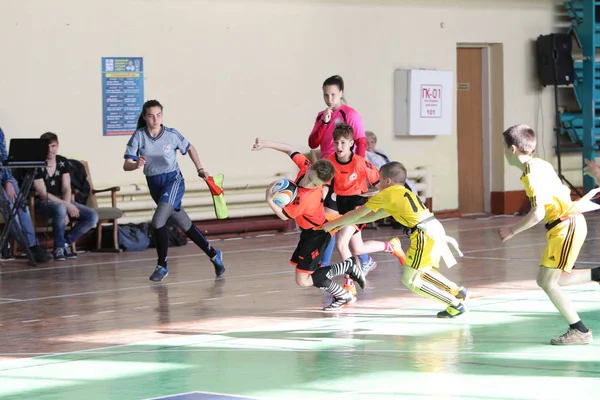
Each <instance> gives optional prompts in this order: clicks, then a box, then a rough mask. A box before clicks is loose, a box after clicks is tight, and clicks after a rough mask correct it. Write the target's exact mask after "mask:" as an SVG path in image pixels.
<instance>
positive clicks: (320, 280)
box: [312, 268, 329, 288]
mask: <svg viewBox="0 0 600 400" xmlns="http://www.w3.org/2000/svg"><path fill="white" fill-rule="evenodd" d="M327 270H329V268H318V269H317V270H316V271H315V272H313V273H312V281H313V286H314V287H318V288H321V287H326V286H328V285H327V284H326V283H327V281H329V278H328V277H327Z"/></svg>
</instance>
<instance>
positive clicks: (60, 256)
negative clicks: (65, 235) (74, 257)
mask: <svg viewBox="0 0 600 400" xmlns="http://www.w3.org/2000/svg"><path fill="white" fill-rule="evenodd" d="M53 256H54V259H55V260H56V261H65V260H66V259H67V258H66V257H65V248H64V247H62V248H58V249H54V253H53Z"/></svg>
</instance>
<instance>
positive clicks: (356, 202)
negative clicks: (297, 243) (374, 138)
mask: <svg viewBox="0 0 600 400" xmlns="http://www.w3.org/2000/svg"><path fill="white" fill-rule="evenodd" d="M353 137H354V131H353V129H352V127H351V126H350V125H348V124H340V125H338V126H336V127H335V129H334V131H333V147H334V150H335V153H333V154H332V155H330V156H329V157H327V159H328V160H329V161H331V163H332V164H333V167H334V168H335V175H334V177H333V187H332V188H331V190H333V192H334V193H335V195H336V204H337V209H338V212H339V213H340V215H343V214H346V213H347V212H350V211H352V210H354V209H356V208H358V207H360V206H362V205H363V204H365V203H366V202H367V200H368V199H369V198H368V197H366V193H367V192H368V187H367V182H368V183H370V184H371V185H372V186H377V185H378V184H379V171H378V170H377V168H375V166H374V165H373V164H371V163H370V162H368V161H367V160H365V159H364V158H363V157H361V156H359V155H358V154H354V153H353V152H352V146H353V145H354V140H353ZM363 227H364V225H363V226H361V227H359V228H358V229H357V228H356V227H353V226H347V227H344V228H343V229H341V230H340V231H339V232H338V233H337V239H336V245H337V249H338V251H339V253H340V255H341V256H342V260H345V259H346V258H348V257H350V256H352V254H354V255H359V254H369V253H375V252H379V251H385V252H388V253H393V252H394V251H396V252H398V253H401V252H402V249H401V248H400V241H399V240H398V241H395V242H394V243H395V246H396V248H397V249H395V247H394V244H392V243H391V242H379V241H374V240H370V241H368V242H366V243H364V242H363V240H362V234H361V232H360V231H361V229H362V228H363ZM371 265H374V263H371ZM372 268H374V267H371V268H370V269H372ZM363 272H364V273H365V274H367V273H368V272H369V269H368V268H365V267H364V266H363ZM344 289H346V290H348V291H350V292H352V293H353V294H356V288H355V287H354V282H353V281H352V279H351V278H350V276H348V275H347V276H346V279H345V282H344Z"/></svg>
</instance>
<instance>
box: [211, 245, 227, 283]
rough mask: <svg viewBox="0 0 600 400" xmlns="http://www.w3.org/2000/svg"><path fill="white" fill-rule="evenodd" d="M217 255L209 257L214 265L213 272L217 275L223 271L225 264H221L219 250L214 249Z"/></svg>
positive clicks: (221, 257)
mask: <svg viewBox="0 0 600 400" xmlns="http://www.w3.org/2000/svg"><path fill="white" fill-rule="evenodd" d="M215 251H216V252H217V255H216V256H214V257H213V258H211V259H210V262H212V263H213V265H214V266H215V274H217V277H219V276H221V275H223V274H224V273H225V265H223V256H222V254H221V252H220V251H219V250H217V249H215Z"/></svg>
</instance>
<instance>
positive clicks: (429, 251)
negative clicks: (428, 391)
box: [323, 161, 470, 318]
mask: <svg viewBox="0 0 600 400" xmlns="http://www.w3.org/2000/svg"><path fill="white" fill-rule="evenodd" d="M379 179H380V183H379V185H380V188H381V190H380V191H379V193H377V194H376V195H374V196H373V197H371V198H369V200H368V201H367V202H366V203H365V204H364V205H363V206H361V207H359V208H357V209H356V210H353V211H350V212H348V213H347V214H345V215H344V216H343V217H341V218H338V219H336V220H334V221H331V222H328V223H326V224H325V225H323V229H324V230H326V231H331V230H333V229H336V228H338V227H341V226H348V225H352V224H361V223H367V222H372V221H377V220H379V219H381V218H385V217H389V216H390V215H391V216H392V217H394V219H395V220H396V221H398V222H399V223H400V224H402V225H404V226H406V227H408V228H410V229H411V232H412V233H411V237H410V248H409V249H408V252H407V253H406V267H405V268H404V276H403V279H402V281H403V283H404V285H406V287H408V288H409V289H410V290H412V291H413V292H415V293H417V294H419V295H421V296H425V297H428V298H430V299H433V300H436V301H439V302H441V303H443V304H445V305H446V309H445V310H444V311H440V312H439V313H438V314H437V316H438V317H439V318H454V317H457V316H459V315H461V314H464V313H465V312H466V311H467V306H466V301H467V300H468V298H469V296H470V293H469V291H468V290H467V289H466V288H464V287H459V286H458V285H456V283H454V282H451V281H449V280H448V279H447V278H445V277H444V276H443V275H442V274H440V273H439V272H437V270H436V268H438V267H439V263H440V258H442V257H443V258H444V262H445V263H446V264H447V265H448V266H449V267H451V266H452V265H454V264H455V263H456V260H455V259H454V257H453V255H452V253H451V252H450V249H449V248H448V242H450V243H453V244H454V245H455V244H456V241H454V240H453V239H451V238H449V237H447V236H446V232H445V230H444V227H443V226H442V224H441V223H440V222H439V221H438V220H437V219H436V218H435V216H434V215H433V213H432V212H431V211H429V210H428V209H427V207H425V206H424V205H423V203H422V202H421V199H419V197H418V196H417V195H416V194H414V193H413V192H411V191H410V190H408V189H407V188H406V187H405V186H404V183H405V181H406V168H404V165H402V164H401V163H399V162H396V161H393V162H391V163H388V164H385V165H384V166H382V167H381V169H380V170H379ZM390 243H392V244H393V245H394V246H393V247H394V249H395V250H396V249H401V247H400V245H399V240H398V238H394V239H392V240H391V241H390ZM457 251H458V250H457ZM459 253H460V252H459ZM393 254H394V255H396V257H398V258H399V259H400V262H401V263H402V264H403V265H404V263H405V262H404V261H405V260H404V253H402V252H401V250H400V251H394V252H393Z"/></svg>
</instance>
